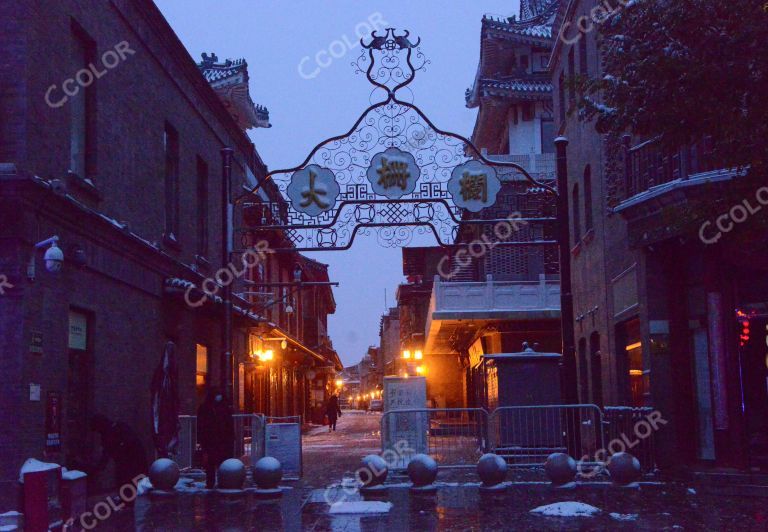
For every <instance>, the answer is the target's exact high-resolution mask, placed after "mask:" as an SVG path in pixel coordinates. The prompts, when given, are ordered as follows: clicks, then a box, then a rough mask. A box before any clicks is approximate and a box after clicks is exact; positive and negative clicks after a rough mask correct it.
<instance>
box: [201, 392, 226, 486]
mask: <svg viewBox="0 0 768 532" xmlns="http://www.w3.org/2000/svg"><path fill="white" fill-rule="evenodd" d="M197 442H198V443H199V444H200V448H201V449H202V451H203V462H204V464H205V485H206V487H207V488H208V489H213V487H214V486H215V485H216V471H217V470H218V468H219V466H220V465H221V463H222V462H223V461H224V460H226V459H227V458H232V454H233V453H234V450H235V427H234V423H233V421H232V408H231V407H230V406H229V403H228V402H227V400H226V399H225V398H224V396H223V395H222V393H221V392H220V391H219V390H218V388H209V389H208V394H207V395H206V397H205V401H204V402H203V404H201V405H200V408H198V409H197Z"/></svg>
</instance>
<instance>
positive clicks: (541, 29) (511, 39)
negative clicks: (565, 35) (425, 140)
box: [466, 0, 560, 108]
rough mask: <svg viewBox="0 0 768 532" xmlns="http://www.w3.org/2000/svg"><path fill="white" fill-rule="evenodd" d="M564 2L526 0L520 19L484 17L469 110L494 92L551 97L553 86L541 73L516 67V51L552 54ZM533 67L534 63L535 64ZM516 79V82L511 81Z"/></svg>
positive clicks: (497, 93) (469, 91) (506, 94)
mask: <svg viewBox="0 0 768 532" xmlns="http://www.w3.org/2000/svg"><path fill="white" fill-rule="evenodd" d="M559 4H560V0H523V1H522V2H521V3H520V19H518V18H517V17H515V16H511V17H498V16H492V15H484V16H483V20H482V28H481V31H480V61H479V63H478V66H477V74H476V75H475V82H474V85H473V86H472V88H471V89H469V90H467V93H466V100H467V107H470V108H471V107H477V106H478V105H480V99H481V98H482V97H484V96H488V95H490V94H491V93H489V92H487V91H486V90H485V89H487V88H494V89H503V90H501V91H499V90H496V91H491V92H492V93H494V94H493V95H495V96H507V97H516V96H521V97H522V98H523V99H530V97H531V95H532V94H535V93H539V94H549V93H551V85H549V84H547V86H545V85H544V84H542V83H541V82H540V80H539V79H538V78H540V77H541V76H540V75H539V73H527V72H526V71H525V70H523V69H522V68H520V67H519V66H517V67H516V66H513V63H514V61H515V60H514V58H515V49H519V48H520V47H530V49H531V51H532V52H535V51H538V52H545V53H548V52H549V51H550V50H551V48H552V45H553V38H552V27H553V24H554V22H555V15H556V14H557V8H558V6H559ZM531 65H532V62H531ZM510 78H514V79H510Z"/></svg>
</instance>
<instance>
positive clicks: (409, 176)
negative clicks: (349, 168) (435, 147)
mask: <svg viewBox="0 0 768 532" xmlns="http://www.w3.org/2000/svg"><path fill="white" fill-rule="evenodd" d="M420 174H421V169H420V168H419V166H418V165H417V164H416V159H415V158H414V157H413V155H411V154H410V153H408V152H405V151H403V150H400V149H398V148H388V149H386V150H385V151H383V152H380V153H377V154H376V155H374V156H373V158H372V159H371V166H369V167H368V171H367V172H366V176H367V177H368V181H369V182H370V183H371V187H372V188H373V191H374V192H375V193H376V194H379V195H380V196H385V197H387V198H389V199H400V198H401V197H403V196H405V195H406V194H410V193H411V192H413V190H414V189H415V188H416V181H417V180H418V179H419V175H420Z"/></svg>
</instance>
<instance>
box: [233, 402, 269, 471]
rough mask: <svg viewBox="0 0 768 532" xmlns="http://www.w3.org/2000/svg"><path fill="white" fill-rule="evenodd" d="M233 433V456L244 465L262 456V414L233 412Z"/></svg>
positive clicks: (263, 422)
mask: <svg viewBox="0 0 768 532" xmlns="http://www.w3.org/2000/svg"><path fill="white" fill-rule="evenodd" d="M232 421H233V425H234V433H235V449H234V456H235V458H239V459H240V460H242V461H243V463H244V464H245V465H246V466H249V465H251V464H254V463H255V462H256V460H258V459H259V458H261V457H262V456H264V425H265V424H266V420H265V417H264V415H262V414H233V415H232Z"/></svg>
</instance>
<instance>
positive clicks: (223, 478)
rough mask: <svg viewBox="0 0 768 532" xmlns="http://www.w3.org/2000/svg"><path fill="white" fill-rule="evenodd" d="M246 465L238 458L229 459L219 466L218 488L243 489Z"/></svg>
mask: <svg viewBox="0 0 768 532" xmlns="http://www.w3.org/2000/svg"><path fill="white" fill-rule="evenodd" d="M243 482H245V465H244V464H243V463H242V462H241V461H240V460H238V459H237V458H228V459H226V460H224V461H223V462H222V463H221V465H220V466H219V484H218V488H219V489H222V490H240V489H243Z"/></svg>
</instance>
